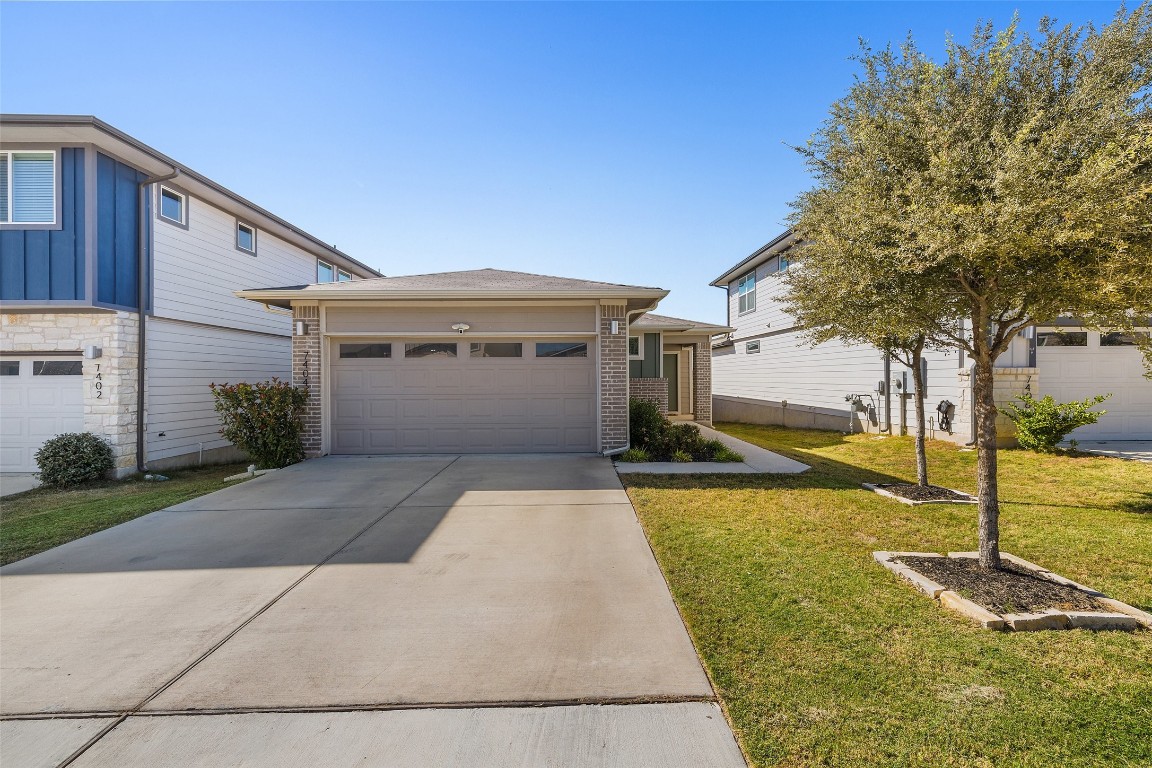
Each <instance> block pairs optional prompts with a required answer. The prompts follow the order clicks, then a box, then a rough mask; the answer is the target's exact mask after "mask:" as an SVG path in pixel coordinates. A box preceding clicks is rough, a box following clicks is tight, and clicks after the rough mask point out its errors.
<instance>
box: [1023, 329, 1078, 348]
mask: <svg viewBox="0 0 1152 768" xmlns="http://www.w3.org/2000/svg"><path fill="white" fill-rule="evenodd" d="M1036 346H1038V347H1086V346H1088V334H1087V332H1085V331H1041V332H1039V333H1037V334H1036Z"/></svg>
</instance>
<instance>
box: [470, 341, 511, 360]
mask: <svg viewBox="0 0 1152 768" xmlns="http://www.w3.org/2000/svg"><path fill="white" fill-rule="evenodd" d="M468 351H469V356H470V357H484V358H488V357H493V358H500V357H524V345H523V344H522V343H521V342H519V341H516V342H503V341H496V342H493V341H483V342H473V343H471V344H470V345H469V350H468Z"/></svg>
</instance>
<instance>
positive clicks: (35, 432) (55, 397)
mask: <svg viewBox="0 0 1152 768" xmlns="http://www.w3.org/2000/svg"><path fill="white" fill-rule="evenodd" d="M82 367H83V363H82V362H81V360H80V358H79V357H77V358H76V359H62V358H59V357H53V358H49V359H44V360H37V359H35V358H19V359H17V358H12V359H5V360H0V471H2V472H35V471H37V467H36V461H35V459H33V456H35V455H36V451H37V450H38V449H39V448H40V446H41V445H43V444H44V441H45V440H47V439H48V438H50V437H53V436H55V435H58V434H60V433H62V432H82V431H83V430H84V390H83V381H84V377H83V376H82Z"/></svg>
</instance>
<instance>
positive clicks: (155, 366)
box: [146, 318, 292, 463]
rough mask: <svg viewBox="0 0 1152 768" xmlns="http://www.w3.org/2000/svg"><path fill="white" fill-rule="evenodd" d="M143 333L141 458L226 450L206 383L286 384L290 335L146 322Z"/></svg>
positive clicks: (192, 459) (191, 457) (192, 458)
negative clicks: (144, 448) (144, 452)
mask: <svg viewBox="0 0 1152 768" xmlns="http://www.w3.org/2000/svg"><path fill="white" fill-rule="evenodd" d="M147 333H148V368H147V376H148V387H147V390H146V396H147V398H148V423H147V457H148V460H149V461H160V460H164V459H172V458H174V457H181V456H186V457H187V461H186V462H183V463H194V462H195V460H196V459H197V457H198V455H199V451H200V450H201V447H202V448H203V450H204V451H211V450H213V449H218V448H226V447H228V446H229V443H228V442H227V441H226V440H224V438H223V437H221V436H220V420H219V417H218V415H217V413H216V411H215V409H214V407H213V400H212V392H211V390H210V388H209V386H208V385H209V384H212V383H216V384H223V383H226V382H227V383H232V384H235V383H238V382H241V381H246V382H256V381H267V380H268V379H271V378H272V377H277V378H279V379H281V380H285V381H287V380H288V379H289V376H290V373H291V353H292V340H291V337H289V336H287V335H285V336H282V337H276V336H270V335H263V334H256V333H247V332H243V331H234V330H228V329H224V328H213V327H205V326H197V325H191V324H187V323H176V322H171V321H165V320H163V319H159V318H156V319H151V320H149V322H148V326H147Z"/></svg>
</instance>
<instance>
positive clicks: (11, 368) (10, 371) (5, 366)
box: [0, 360, 20, 376]
mask: <svg viewBox="0 0 1152 768" xmlns="http://www.w3.org/2000/svg"><path fill="white" fill-rule="evenodd" d="M19 375H20V361H19V360H4V361H0V376H19Z"/></svg>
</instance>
